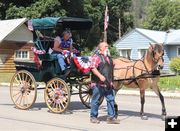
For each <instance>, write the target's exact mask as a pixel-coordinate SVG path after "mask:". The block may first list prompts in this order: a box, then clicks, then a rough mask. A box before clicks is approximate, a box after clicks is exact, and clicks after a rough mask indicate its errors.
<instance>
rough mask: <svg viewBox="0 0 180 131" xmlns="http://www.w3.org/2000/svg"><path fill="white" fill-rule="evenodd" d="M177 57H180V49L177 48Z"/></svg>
mask: <svg viewBox="0 0 180 131" xmlns="http://www.w3.org/2000/svg"><path fill="white" fill-rule="evenodd" d="M177 56H180V47H178V48H177Z"/></svg>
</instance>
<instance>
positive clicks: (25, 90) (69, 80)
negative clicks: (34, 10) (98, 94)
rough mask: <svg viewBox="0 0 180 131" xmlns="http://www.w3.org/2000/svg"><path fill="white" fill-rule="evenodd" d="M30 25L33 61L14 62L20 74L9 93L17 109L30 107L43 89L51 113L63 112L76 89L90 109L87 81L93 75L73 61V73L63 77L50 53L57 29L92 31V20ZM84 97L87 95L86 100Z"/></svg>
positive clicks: (46, 20) (69, 19) (33, 22)
mask: <svg viewBox="0 0 180 131" xmlns="http://www.w3.org/2000/svg"><path fill="white" fill-rule="evenodd" d="M28 26H30V28H31V29H32V32H33V36H34V38H33V39H34V47H33V48H32V50H33V51H34V61H15V65H16V70H17V72H16V73H15V75H14V76H13V78H12V80H11V84H10V94H11V99H12V101H13V102H14V104H15V105H16V107H17V108H19V109H29V108H31V106H32V105H33V103H34V102H35V100H36V96H37V90H38V89H44V99H45V102H46V104H47V106H48V108H49V109H50V111H52V112H54V113H62V112H64V111H65V110H66V108H67V107H68V105H69V102H70V96H71V95H72V94H73V92H72V88H73V86H74V87H76V88H78V90H79V92H78V93H74V94H79V96H80V99H81V101H82V103H83V104H84V105H85V106H86V107H89V105H90V95H91V94H92V91H91V89H90V87H89V82H87V81H86V80H87V79H89V78H90V74H83V73H81V72H79V71H77V69H76V67H75V64H74V62H73V61H72V62H71V65H70V66H71V69H73V70H71V73H70V74H69V75H68V76H63V75H62V73H61V70H60V67H59V64H58V60H57V58H55V57H52V56H51V55H50V54H49V53H48V50H49V48H50V47H52V45H53V43H54V36H53V33H54V30H60V31H63V30H64V29H66V28H68V29H70V30H89V29H90V28H91V26H92V21H91V20H90V19H83V18H72V17H62V18H59V17H46V18H42V19H32V20H30V21H29V22H28ZM41 33H42V34H43V37H42V34H41ZM37 82H44V83H45V84H46V87H45V88H38V84H37ZM84 89H85V90H84ZM84 94H85V95H87V94H88V95H87V96H86V97H84V96H83V95H84ZM87 97H88V98H87ZM84 99H86V100H84Z"/></svg>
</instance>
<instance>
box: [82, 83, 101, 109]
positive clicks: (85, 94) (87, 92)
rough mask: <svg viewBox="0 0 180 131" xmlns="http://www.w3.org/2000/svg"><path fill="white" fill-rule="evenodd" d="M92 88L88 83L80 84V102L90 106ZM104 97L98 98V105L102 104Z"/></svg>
mask: <svg viewBox="0 0 180 131" xmlns="http://www.w3.org/2000/svg"><path fill="white" fill-rule="evenodd" d="M92 93H93V91H92V88H90V86H89V85H80V87H79V97H80V99H81V102H82V103H83V104H84V105H85V106H86V107H87V108H91V97H92ZM103 100H104V97H101V99H100V100H99V105H101V104H102V102H103Z"/></svg>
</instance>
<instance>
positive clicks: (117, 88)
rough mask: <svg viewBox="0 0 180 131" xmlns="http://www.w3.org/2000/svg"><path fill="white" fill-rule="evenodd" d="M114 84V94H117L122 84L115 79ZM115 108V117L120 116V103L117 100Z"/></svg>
mask: <svg viewBox="0 0 180 131" xmlns="http://www.w3.org/2000/svg"><path fill="white" fill-rule="evenodd" d="M113 85H114V96H116V94H117V92H118V90H119V89H121V88H122V84H121V83H120V82H118V81H114V82H113ZM114 109H115V117H116V118H117V117H118V104H117V103H116V101H115V104H114Z"/></svg>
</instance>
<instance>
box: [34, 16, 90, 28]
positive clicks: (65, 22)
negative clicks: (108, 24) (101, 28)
mask: <svg viewBox="0 0 180 131" xmlns="http://www.w3.org/2000/svg"><path fill="white" fill-rule="evenodd" d="M31 22H32V26H33V29H34V30H44V29H51V28H55V27H59V26H61V27H62V28H63V29H66V28H70V29H71V30H86V29H90V28H91V27H92V20H91V19H85V18H75V17H45V18H37V19H32V20H31Z"/></svg>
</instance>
